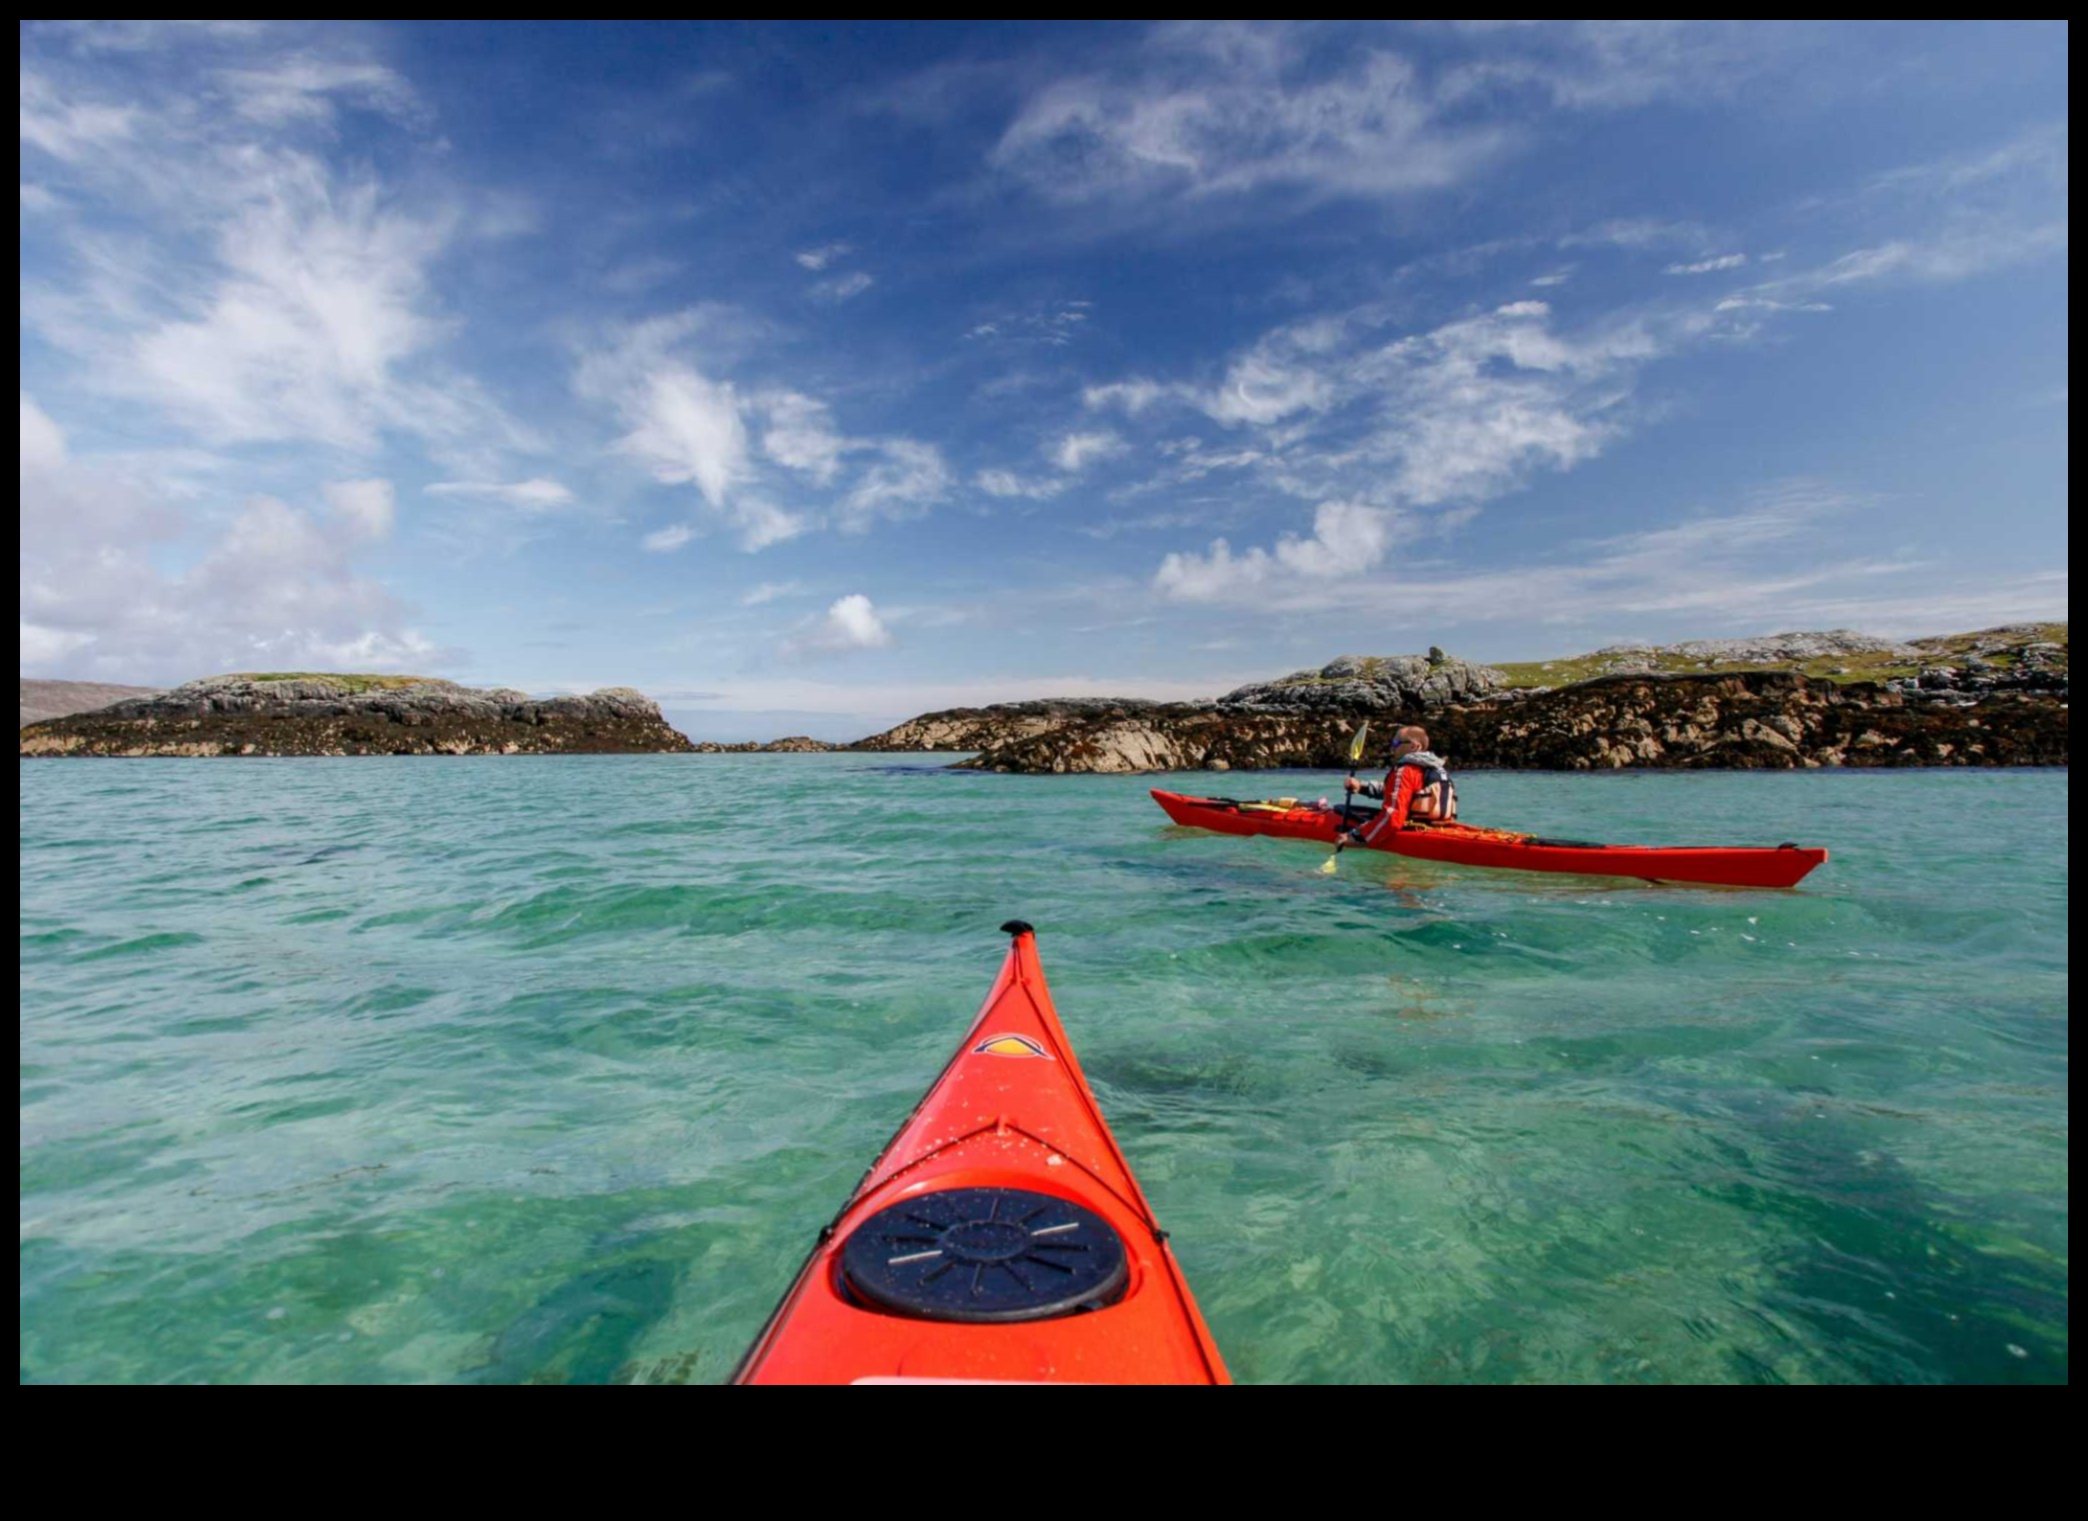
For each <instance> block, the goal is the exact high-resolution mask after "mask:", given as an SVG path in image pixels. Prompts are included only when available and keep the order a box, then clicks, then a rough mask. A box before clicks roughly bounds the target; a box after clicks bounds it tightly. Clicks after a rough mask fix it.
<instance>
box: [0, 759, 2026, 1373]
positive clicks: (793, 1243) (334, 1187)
mask: <svg viewBox="0 0 2088 1521" xmlns="http://www.w3.org/2000/svg"><path fill="white" fill-rule="evenodd" d="M888 759H889V758H885V757H865V756H747V757H737V756H735V757H704V758H700V759H691V758H683V757H644V758H628V759H627V758H607V757H603V758H584V759H530V760H428V761H412V760H408V761H377V760H345V761H211V762H182V761H106V762H43V763H30V764H25V765H23V767H22V768H21V795H22V857H21V861H22V915H21V951H22V970H21V988H22V1025H21V1147H22V1150H21V1373H22V1377H23V1378H24V1379H25V1380H35V1381H54V1380H81V1379H97V1380H124V1381H213V1382H217V1381H222V1382H240V1381H255V1380H293V1381H316V1380H362V1381H406V1380H437V1381H475V1382H518V1381H554V1382H565V1381H575V1382H600V1381H610V1380H616V1381H644V1382H672V1381H684V1380H690V1381H713V1380H717V1379H721V1378H724V1377H726V1376H727V1375H728V1374H729V1373H730V1371H731V1369H732V1366H733V1364H734V1362H735V1360H736V1359H737V1357H738V1355H739V1353H740V1352H741V1351H742V1349H743V1348H744V1347H745V1345H746V1343H747V1342H748V1340H749V1339H750V1338H751V1337H752V1335H753V1334H754V1332H755V1331H756V1330H757V1329H758V1328H759V1326H760V1324H761V1322H762V1320H763V1319H764V1317H765V1316H766V1314H767V1313H768V1311H769V1309H770V1308H771V1306H772V1305H773V1303H774V1301H775V1299H776V1298H777V1296H778V1295H779V1294H780V1293H781V1291H782V1289H783V1287H784V1286H785V1284H786V1282H787V1281H788V1278H789V1276H790V1274H791V1273H792V1272H793V1271H794V1270H795V1268H796V1266H797V1264H798V1262H799V1261H800V1260H801V1258H802V1257H803V1255H804V1253H805V1251H806V1250H807V1248H808V1247H809V1246H810V1244H811V1240H812V1235H813V1232H814V1231H815V1230H816V1229H817V1227H818V1226H819V1225H820V1224H821V1223H823V1222H824V1221H825V1220H826V1219H828V1218H829V1217H830V1216H831V1214H832V1212H833V1210H834V1208H835V1207H836V1206H837V1204H838V1203H839V1202H840V1201H841V1199H842V1198H843V1197H844V1196H845V1195H846V1193H847V1191H848V1189H849V1188H850V1187H851V1186H852V1185H853V1183H854V1182H855V1180H856V1179H857V1177H858V1176H859V1175H860V1174H861V1172H862V1169H863V1167H864V1165H865V1164H866V1163H867V1162H868V1160H869V1158H870V1156H871V1155H872V1154H873V1152H874V1151H875V1150H876V1148H877V1147H878V1146H879V1145H880V1144H881V1143H882V1142H883V1140H884V1139H885V1138H886V1136H887V1135H888V1134H889V1133H890V1132H891V1130H892V1128H893V1126H894V1125H895V1124H896V1123H897V1121H898V1120H899V1119H900V1118H901V1117H902V1116H903V1115H904V1114H905V1112H906V1111H907V1109H908V1108H909V1107H910V1106H911V1105H912V1103H913V1102H914V1100H915V1099H916V1098H918V1097H919V1095H920V1093H921V1091H922V1090H923V1089H924V1088H925V1087H926V1085H927V1084H928V1082H929V1081H930V1079H931V1078H932V1077H933V1076H934V1074H935V1072H936V1071H937V1070H938V1068H939V1066H940V1064H941V1063H942V1061H943V1060H944V1059H945V1058H946V1056H947V1055H948V1053H949V1050H950V1049H951V1047H952V1045H953V1044H954V1042H955V1041H956V1039H957V1037H958V1035H959V1034H960V1033H961V1032H962V1030H963V1028H964V1026H965V1023H966V1021H967V1020H968V1019H969V1018H970V1016H971V1014H972V1013H973V1012H974V1010H975V1009H976V1007H977V1005H978V1003H979V1001H980V999H981V998H982V997H983V996H984V994H985V992H986V989H987V986H988V984H989V983H990V981H991V979H992V976H993V973H994V970H995V968H996V967H997V965H998V963H999V959H1000V956H1001V954H1002V950H1003V944H1004V942H1003V940H1002V938H1001V937H1000V936H999V935H998V934H997V933H996V931H995V926H996V925H998V924H999V923H1000V921H1001V920H1003V919H1005V918H1008V917H1011V916H1020V917H1023V918H1027V919H1031V920H1033V921H1034V922H1035V923H1036V924H1037V925H1038V927H1039V931H1040V937H1039V943H1040V948H1041V950H1042V953H1043V957H1044V962H1045V967H1046V969H1047V971H1048V973H1049V974H1050V976H1051V979H1052V985H1053V990H1054V992H1055V994H1056V996H1057V1000H1058V1003H1059V1006H1060V1010H1061V1013H1062V1014H1063V1015H1064V1017H1065V1020H1066V1024H1067V1027H1068V1029H1069V1032H1070V1033H1071V1035H1072V1037H1073V1040H1074V1042H1075V1044H1076V1046H1077V1048H1078V1049H1079V1051H1080V1054H1081V1058H1082V1061H1083V1063H1084V1064H1085V1065H1086V1067H1087V1070H1088V1073H1089V1076H1090V1077H1091V1079H1092V1080H1093V1081H1094V1082H1095V1085H1096V1087H1097V1089H1098V1092H1099V1094H1100V1097H1101V1101H1102V1105H1103V1108H1104V1111H1105V1112H1106V1113H1107V1114H1108V1115H1109V1117H1110V1120H1111V1122H1112V1124H1113V1126H1114V1128H1115V1130H1116V1132H1117V1134H1118V1137H1119V1139H1120V1140H1121V1141H1122V1143H1123V1145H1124V1148H1125V1150H1126V1152H1127V1153H1128V1154H1129V1156H1130V1157H1131V1160H1132V1163H1133V1165H1134V1167H1135V1168H1136V1169H1137V1171H1138V1174H1139V1176H1140V1178H1141V1180H1142V1181H1143V1182H1144V1184H1145V1186H1146V1189H1147V1192H1148V1193H1149V1194H1151V1195H1152V1197H1153V1199H1154V1203H1155V1205H1156V1207H1157V1209H1158V1210H1159V1212H1160V1215H1161V1218H1162V1220H1163V1221H1164V1222H1165V1223H1166V1224H1167V1225H1168V1226H1169V1228H1170V1229H1171V1230H1172V1231H1173V1233H1174V1240H1175V1244H1176V1246H1177V1247H1178V1249H1179V1250H1180V1252H1181V1255H1182V1258H1183V1260H1184V1262H1185V1263H1186V1265H1187V1269H1188V1273H1189V1277H1190V1281H1191V1283H1192V1285H1193V1287H1194V1288H1195V1290H1196V1292H1197V1295H1198V1298H1199V1299H1200V1301H1201V1303H1202V1305H1203V1308H1204V1311H1205V1313H1206V1315H1207V1316H1208V1318H1209V1320H1210V1322H1211V1324H1212V1327H1213V1329H1214V1331H1215V1333H1216V1334H1217V1337H1218V1340H1219V1342H1220V1345H1221V1346H1222V1347H1223V1349H1224V1351H1225V1354H1226V1357H1227V1359H1228V1361H1229V1363H1230V1365H1231V1367H1232V1370H1233V1373H1234V1375H1235V1376H1236V1377H1237V1378H1239V1379H1240V1380H1241V1381H1243V1382H1250V1381H1271V1382H1285V1381H1358V1380H1401V1381H1408V1380H1411V1381H1446V1382H1461V1381H1506V1380H1605V1381H1623V1382H1636V1381H1672V1380H1734V1381H1793V1382H1803V1381H1840V1380H1893V1381H1938V1380H1941V1381H1951V1380H1957V1381H1967V1380H1981V1381H1987V1380H2006V1381H2025V1382H2055V1381H2063V1380H2064V1379H2065V1378H2066V1372H2067V1293H2066V1287H2067V1254H2066V1234H2067V1204H2066V1198H2067V1164H2066V1154H2067V1095H2066V1078H2067V1070H2066V1067H2067V1028H2066V978H2067V943H2066V924H2065V913H2066V896H2067V870H2066V832H2067V828H2066V787H2067V779H2066V775H2065V773H2064V772H2038V773H1979V774H1967V773H1945V772H1925V773H1896V774H1842V775H1837V774H1819V773H1814V774H1801V775H1791V776H1779V775H1676V774H1669V775H1645V776H1621V777H1601V778H1584V777H1562V776H1536V775H1503V774H1479V773H1475V774H1472V775H1470V776H1468V777H1467V778H1466V779H1465V781H1464V786H1463V792H1464V798H1465V811H1466V814H1467V816H1468V817H1470V818H1471V819H1473V820H1474V821H1475V822H1482V823H1486V822H1497V823H1502V824H1508V825H1512V826H1516V827H1525V828H1533V829H1539V830H1544V831H1547V832H1553V833H1560V834H1568V835H1572V836H1575V837H1581V838H1611V839H1618V840H1640V841H1651V842H1670V843H1684V842H1686V843H1713V842H1722V843H1765V844H1767V843H1774V842H1775V841H1777V840H1781V839H1790V838H1795V839H1800V840H1804V841H1808V842H1820V843H1825V844H1827V845H1830V846H1831V847H1832V848H1833V850H1834V859H1833V860H1832V861H1830V862H1829V863H1828V865H1827V866H1826V867H1825V868H1823V869H1822V870H1821V871H1819V872H1817V873H1815V874H1814V876H1813V878H1812V879H1811V880H1810V881H1809V882H1808V883H1807V885H1806V886H1805V887H1803V888H1801V889H1799V890H1797V891H1795V892H1788V893H1774V892H1761V893H1757V892H1737V891H1713V890H1691V889H1684V888H1675V887H1643V886H1638V885H1634V884H1628V883H1621V882H1610V881H1598V880H1592V879H1582V880H1579V881H1576V880H1573V879H1568V878H1545V877H1526V876H1519V875H1510V874H1504V873H1490V872H1479V871H1472V870H1464V869H1459V868H1453V867H1440V866H1429V865H1427V864H1425V863H1417V862H1405V861H1400V860H1397V859H1393V858H1388V857H1382V856H1376V855H1367V856H1357V855H1354V854H1351V855H1349V856H1347V857H1345V858H1344V859H1343V861H1342V865H1341V871H1340V874H1339V875H1338V876H1337V877H1335V878H1332V879H1329V878H1326V877H1321V876H1319V875H1317V874H1316V873H1315V872H1314V869H1313V868H1314V867H1315V866H1317V865H1318V864H1319V862H1320V860H1321V859H1322V855H1321V854H1320V853H1319V852H1318V851H1316V850H1315V849H1314V848H1312V847H1310V846H1305V845H1299V844H1294V843H1284V842H1276V841H1268V840H1254V841H1248V840H1237V839H1228V838H1224V837H1219V836H1213V835H1205V834H1201V833H1197V832H1192V831H1185V830H1177V829H1174V828H1172V827H1170V826H1169V825H1168V824H1167V823H1166V821H1165V819H1164V818H1163V817H1162V816H1161V814H1160V813H1159V811H1158V810H1157V809H1156V808H1155V807H1154V806H1153V805H1152V804H1151V802H1150V801H1149V800H1148V799H1147V797H1146V788H1147V787H1148V786H1149V785H1151V784H1153V783H1154V782H1158V783H1159V784H1160V785H1181V786H1183V787H1185V788H1186V790H1190V791H1202V790H1212V784H1213V783H1217V784H1219V785H1218V788H1217V790H1225V791H1230V792H1233V793H1236V794H1237V793H1242V792H1246V793H1264V792H1266V793H1301V794H1305V795H1313V796H1316V795H1318V794H1319V793H1320V792H1323V791H1326V790H1328V788H1329V786H1330V785H1332V784H1334V783H1336V782H1338V778H1336V777H1333V776H1322V775H1319V774H1317V773H1315V774H1312V775H1305V774H1302V773H1300V774H1293V775H1273V776H1271V775H1264V776H1231V777H1225V778H1212V777H1204V776H1192V777H1187V778H1182V779H1180V780H1179V782H1178V783H1169V782H1168V781H1167V779H1164V778H1099V777H1098V778H1024V777H997V776H971V775H965V774H952V773H947V772H943V771H940V770H939V769H936V768H935V763H934V762H924V763H921V764H917V765H915V764H904V763H902V764H890V763H888Z"/></svg>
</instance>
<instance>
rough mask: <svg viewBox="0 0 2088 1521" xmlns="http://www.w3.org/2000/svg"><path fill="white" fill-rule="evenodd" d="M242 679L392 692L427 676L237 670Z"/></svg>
mask: <svg viewBox="0 0 2088 1521" xmlns="http://www.w3.org/2000/svg"><path fill="white" fill-rule="evenodd" d="M232 675H233V676H234V677H236V678H237V679H238V680H240V681H330V682H332V683H334V685H336V686H338V687H341V688H344V689H345V690H347V691H349V692H390V691H394V690H396V689H397V688H399V687H415V686H419V685H420V684H421V683H422V682H424V681H429V680H432V679H433V678H431V677H427V676H358V675H352V674H349V673H347V672H342V671H235V672H233V673H232Z"/></svg>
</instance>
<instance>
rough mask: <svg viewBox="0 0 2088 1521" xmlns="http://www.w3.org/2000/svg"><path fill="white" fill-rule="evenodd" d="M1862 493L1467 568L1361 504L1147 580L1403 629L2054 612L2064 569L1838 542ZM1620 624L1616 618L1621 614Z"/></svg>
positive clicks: (1782, 495)
mask: <svg viewBox="0 0 2088 1521" xmlns="http://www.w3.org/2000/svg"><path fill="white" fill-rule="evenodd" d="M1876 506H1878V503H1877V502H1876V501H1875V499H1873V498H1869V497H1866V496H1863V495H1860V494H1855V493H1851V492H1848V491H1844V490H1839V489H1837V488H1834V487H1832V486H1828V485H1823V484H1821V483H1817V482H1809V481H1793V482H1786V483H1782V484H1780V485H1777V486H1773V487H1768V488H1765V489H1763V490H1761V491H1758V492H1756V493H1754V494H1753V495H1752V496H1751V498H1750V499H1748V500H1747V501H1746V502H1745V503H1744V504H1743V505H1742V506H1741V507H1740V508H1739V509H1738V510H1736V511H1729V512H1725V513H1720V514H1713V515H1708V516H1696V517H1690V518H1685V519H1682V520H1679V521H1676V522H1674V523H1671V524H1669V525H1667V526H1665V527H1660V528H1653V529H1645V530H1638V531H1634V532H1631V533H1626V534H1620V535H1616V536H1613V537H1610V538H1605V539H1600V540H1596V541H1594V542H1592V543H1585V544H1582V545H1578V546H1568V547H1567V549H1566V551H1565V552H1562V553H1557V554H1553V555H1551V556H1548V557H1547V558H1546V559H1545V560H1543V561H1541V562H1537V563H1529V564H1518V565H1508V566H1498V567H1489V568H1487V569H1484V570H1478V571H1462V570H1458V569H1455V568H1446V567H1444V566H1442V565H1441V564H1440V563H1439V562H1436V563H1430V564H1428V566H1427V567H1426V568H1425V569H1418V570H1415V569H1408V568H1407V567H1406V566H1404V565H1403V564H1402V563H1401V562H1402V557H1401V556H1398V555H1396V554H1393V553H1391V551H1390V546H1391V543H1392V542H1393V541H1392V540H1391V539H1388V538H1386V537H1384V536H1383V535H1387V534H1393V533H1396V534H1398V535H1399V536H1401V537H1403V536H1404V535H1406V534H1407V533H1408V532H1409V530H1410V527H1411V525H1409V524H1407V523H1405V522H1403V521H1402V520H1400V519H1398V518H1395V517H1390V516H1386V517H1380V518H1378V519H1377V520H1376V523H1375V526H1373V524H1372V521H1371V519H1370V518H1369V517H1368V516H1367V515H1366V514H1367V511H1368V510H1367V509H1366V510H1365V513H1359V514H1356V515H1354V516H1349V517H1344V518H1342V519H1335V520H1329V519H1325V518H1322V519H1321V520H1320V521H1318V522H1316V523H1315V532H1314V534H1313V536H1312V537H1311V538H1310V539H1296V538H1288V539H1286V540H1284V541H1283V542H1282V543H1280V544H1279V545H1278V547H1277V550H1276V551H1275V552H1273V553H1272V552H1269V551H1264V550H1261V549H1252V550H1249V551H1247V552H1246V553H1245V554H1234V553H1233V552H1232V551H1231V549H1230V547H1229V546H1227V545H1226V544H1225V543H1224V542H1223V541H1219V542H1218V543H1215V544H1214V545H1213V546H1212V547H1211V550H1210V552H1208V553H1205V554H1200V555H1180V554H1177V555H1169V556H1168V557H1166V559H1164V560H1163V561H1162V562H1161V566H1160V570H1159V572H1158V573H1157V574H1156V576H1155V582H1154V584H1155V588H1156V590H1158V591H1160V592H1161V593H1162V594H1163V595H1164V596H1166V597H1168V598H1169V599H1171V600H1175V601H1182V602H1201V603H1207V604H1212V605H1218V606H1237V607H1243V608H1252V609H1254V610H1255V611H1257V612H1261V613H1281V614H1287V615H1307V614H1330V615H1331V614H1334V613H1338V612H1342V611H1344V610H1346V611H1349V612H1369V613H1372V614H1374V615H1379V616H1382V615H1383V614H1384V612H1385V610H1386V609H1387V608H1396V609H1397V611H1398V613H1399V614H1400V616H1401V617H1402V618H1403V619H1404V620H1405V621H1406V622H1407V623H1408V624H1409V625H1414V626H1422V625H1430V624H1434V625H1437V626H1440V625H1441V624H1443V623H1445V622H1451V623H1459V624H1484V623H1488V622H1492V621H1497V620H1501V619H1503V618H1512V619H1518V620H1520V619H1525V618H1529V617H1537V618H1541V619H1543V620H1545V621H1550V622H1560V623H1574V624H1583V625H1587V626H1590V627H1595V628H1610V629H1615V628H1617V627H1618V626H1619V623H1620V621H1623V620H1639V621H1640V623H1641V624H1643V623H1646V622H1657V621H1660V620H1666V622H1665V623H1664V625H1663V626H1665V627H1669V628H1678V629H1687V630H1690V631H1694V632H1697V633H1701V632H1702V631H1704V630H1706V629H1709V630H1711V631H1712V632H1720V631H1732V632H1749V631H1759V630H1760V629H1762V628H1765V627H1812V628H1827V627H1856V628H1863V629H1866V630H1869V631H1871V632H1876V633H1884V634H1907V633H1917V632H1931V633H1932V632H1934V631H1936V630H1937V629H1939V628H1964V627H1977V626H1979V625H1981V624H1990V623H1996V622H2002V621H2007V620H2010V619H2025V618H2041V617H2064V616H2065V615H2066V573H2065V571H2064V570H2063V569H2061V570H2057V571H2052V572H2044V573H2039V574H2035V575H2030V576H2024V577H2018V578H2015V579H2013V580H1998V581H1995V582H1992V583H1990V584H1985V585H1982V586H1980V587H1978V588H1966V587H1964V586H1963V585H1962V584H1961V578H1960V577H1959V576H1958V575H1957V573H1956V569H1955V567H1953V566H1951V565H1949V564H1945V563H1937V562H1922V561H1919V560H1916V559H1914V558H1912V557H1910V556H1907V555H1905V554H1895V553H1887V554H1878V553H1875V552H1870V551H1866V550H1860V549H1859V550H1856V551H1854V552H1851V551H1850V550H1848V549H1846V548H1843V549H1840V550H1837V546H1838V545H1848V544H1850V543H1861V542H1863V541H1865V540H1867V539H1869V538H1872V537H1875V535H1874V534H1872V533H1867V532H1864V531H1862V525H1861V524H1860V523H1858V522H1854V521H1852V520H1853V517H1854V515H1855V514H1858V513H1860V512H1862V511H1864V510H1866V509H1871V508H1875V507H1876ZM1626 626H1627V627H1628V626H1630V625H1629V624H1628V623H1627V624H1626Z"/></svg>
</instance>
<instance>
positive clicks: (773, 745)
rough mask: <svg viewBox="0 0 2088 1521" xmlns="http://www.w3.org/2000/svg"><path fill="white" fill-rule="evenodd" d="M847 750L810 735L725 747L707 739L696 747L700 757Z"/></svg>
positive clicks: (819, 752) (800, 753) (812, 753)
mask: <svg viewBox="0 0 2088 1521" xmlns="http://www.w3.org/2000/svg"><path fill="white" fill-rule="evenodd" d="M846 748H847V747H846V746H844V745H832V744H828V743H827V742H826V741H825V740H823V739H814V738H812V737H811V736H810V735H808V734H793V735H791V736H790V737H789V738H788V739H772V740H770V741H769V742H768V743H767V744H762V743H760V742H758V741H756V740H742V741H739V742H737V743H734V744H729V745H724V744H719V743H718V741H716V740H714V739H705V740H699V741H697V743H696V746H695V749H696V753H697V754H698V755H814V754H821V753H824V752H825V751H828V750H841V749H846Z"/></svg>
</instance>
